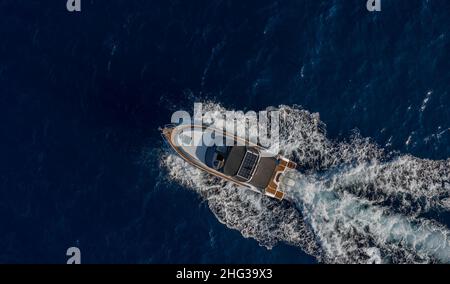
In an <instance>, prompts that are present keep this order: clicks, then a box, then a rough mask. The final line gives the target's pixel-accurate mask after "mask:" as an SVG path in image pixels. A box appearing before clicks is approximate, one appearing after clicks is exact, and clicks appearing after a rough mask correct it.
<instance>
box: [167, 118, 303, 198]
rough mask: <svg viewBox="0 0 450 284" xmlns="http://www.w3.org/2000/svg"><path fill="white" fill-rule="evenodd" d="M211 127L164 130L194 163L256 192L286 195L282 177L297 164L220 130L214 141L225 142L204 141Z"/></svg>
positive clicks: (171, 142) (188, 160)
mask: <svg viewBox="0 0 450 284" xmlns="http://www.w3.org/2000/svg"><path fill="white" fill-rule="evenodd" d="M208 129H210V128H207V127H205V126H199V125H191V124H189V125H178V126H175V125H169V126H166V127H165V128H163V129H162V134H163V136H164V137H165V139H166V140H167V142H168V144H169V145H170V146H171V147H172V148H173V149H174V150H175V152H176V153H177V154H178V155H179V156H180V157H181V158H183V159H184V160H185V161H187V162H188V163H190V164H192V165H193V166H195V167H197V168H199V169H201V170H203V171H205V172H207V173H209V174H211V175H214V176H216V177H219V178H222V179H224V180H227V181H231V182H233V183H235V184H236V185H238V186H240V187H244V188H248V189H250V190H252V191H255V192H257V193H262V194H265V195H267V196H269V197H272V198H275V199H278V200H282V199H283V198H285V193H284V192H282V191H281V190H280V188H279V185H280V178H281V177H282V175H283V174H284V173H285V172H286V171H287V170H288V169H295V168H296V167H297V165H296V163H294V162H292V161H290V160H289V159H287V158H285V157H282V156H280V155H273V154H272V153H270V152H269V151H268V150H267V149H266V148H263V147H261V146H259V145H258V144H255V143H252V142H250V141H248V140H245V139H242V138H240V137H238V136H236V135H232V134H229V133H226V132H224V131H221V130H219V131H214V132H213V133H212V136H214V139H215V141H220V140H222V141H225V143H222V144H221V143H216V144H217V145H216V144H214V143H211V145H208V144H205V143H204V139H203V135H205V133H208V132H207V131H208ZM210 134H211V132H210V133H209V134H208V135H210ZM218 138H219V139H218ZM230 142H231V143H230ZM228 145H230V146H228Z"/></svg>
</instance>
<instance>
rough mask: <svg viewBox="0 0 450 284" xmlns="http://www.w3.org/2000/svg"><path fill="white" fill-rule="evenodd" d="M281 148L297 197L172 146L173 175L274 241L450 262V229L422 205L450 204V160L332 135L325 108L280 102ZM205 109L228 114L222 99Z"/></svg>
mask: <svg viewBox="0 0 450 284" xmlns="http://www.w3.org/2000/svg"><path fill="white" fill-rule="evenodd" d="M278 110H279V111H281V113H282V117H281V125H280V131H281V137H280V143H281V145H280V148H281V150H282V154H283V155H285V156H288V157H289V158H292V159H294V160H295V161H296V162H297V163H298V164H299V165H300V169H301V170H300V171H291V172H290V173H289V174H288V175H287V176H286V177H285V178H284V179H283V180H282V183H283V185H282V187H283V188H282V189H283V190H285V191H286V192H287V193H288V195H289V198H290V200H291V202H287V201H283V202H278V201H275V200H272V199H270V198H267V197H264V196H262V195H258V194H254V193H253V192H250V191H248V190H242V189H238V188H236V187H235V186H234V185H233V184H231V183H229V182H224V181H222V180H219V179H217V178H214V177H211V176H209V175H208V174H206V173H204V172H202V171H200V170H198V169H196V168H193V167H192V166H190V165H189V164H187V163H186V162H184V161H183V160H182V159H181V158H179V157H178V156H176V155H174V154H173V153H172V152H170V151H166V152H165V153H164V154H163V157H162V166H164V167H165V168H166V169H167V172H168V177H169V179H172V180H176V181H178V182H180V183H182V184H183V185H185V186H187V187H189V188H192V189H193V190H195V191H197V192H198V193H199V194H200V195H201V196H202V197H203V198H204V199H205V200H206V201H207V203H208V205H209V207H210V209H211V210H212V212H214V214H215V215H216V216H217V218H218V220H219V221H220V222H222V223H224V224H225V225H227V226H228V227H230V228H233V229H236V230H239V231H240V232H241V234H242V235H243V236H244V237H251V238H254V239H256V240H258V241H259V242H260V244H261V245H264V246H266V247H267V248H271V247H273V246H274V245H276V244H277V243H278V242H280V241H282V242H285V243H288V244H291V245H295V246H299V247H301V248H302V249H303V250H304V251H306V252H307V253H309V254H312V255H314V256H316V257H317V258H318V260H319V261H322V262H351V263H372V262H376V263H380V262H381V263H383V262H388V263H389V262H392V263H415V262H419V263H420V262H444V263H450V232H449V230H448V229H447V228H446V227H445V226H444V225H442V224H439V223H438V222H437V221H433V220H427V219H425V218H424V217H423V216H422V215H423V213H426V212H429V211H448V210H450V160H447V161H430V160H422V159H418V158H415V157H412V156H408V155H405V156H399V155H394V154H389V153H385V152H384V151H383V150H382V149H380V148H379V147H377V146H376V145H375V144H373V143H371V142H370V140H368V139H363V138H361V137H359V136H358V135H356V134H355V135H353V137H351V138H350V139H349V140H348V141H344V142H339V143H337V142H333V141H330V140H329V139H327V137H326V133H325V126H324V124H323V123H322V122H321V121H320V119H319V116H318V115H317V114H311V113H309V112H308V111H305V110H302V109H300V108H297V107H287V106H280V107H279V108H278ZM204 111H213V112H214V113H213V115H211V116H208V117H205V119H206V120H207V121H209V122H210V123H211V124H213V125H215V126H217V127H219V126H220V125H221V124H223V117H222V115H221V114H222V113H223V112H224V111H226V110H225V109H224V108H222V107H221V106H220V105H217V104H214V103H209V104H207V105H206V106H205V105H204Z"/></svg>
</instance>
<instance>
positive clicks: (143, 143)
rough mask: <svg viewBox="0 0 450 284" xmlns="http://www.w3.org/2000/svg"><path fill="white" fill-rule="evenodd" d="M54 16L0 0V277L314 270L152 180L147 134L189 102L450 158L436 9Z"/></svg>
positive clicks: (347, 6) (387, 3)
mask: <svg viewBox="0 0 450 284" xmlns="http://www.w3.org/2000/svg"><path fill="white" fill-rule="evenodd" d="M65 2H66V1H64V0H61V1H35V0H27V1H24V0H21V1H19V0H1V1H0V100H1V103H0V119H1V120H0V121H1V122H0V127H1V142H0V146H1V147H0V157H1V158H0V262H1V263H23V262H26V263H30V262H31V263H35V262H37V263H46V262H50V263H65V261H66V255H65V253H66V249H67V248H68V247H71V246H77V247H79V248H80V249H81V252H82V262H84V263H98V262H102V263H103V262H105V263H197V262H199V263H217V262H218V263H247V262H249V263H314V262H316V260H315V258H314V257H312V256H308V255H306V254H305V253H304V252H302V250H301V249H300V248H297V247H292V246H288V245H285V244H279V245H277V246H276V247H274V248H273V249H272V250H267V249H266V248H264V247H261V246H260V245H259V244H258V243H257V241H255V240H253V239H246V238H244V237H242V235H241V234H240V233H239V232H237V231H234V230H230V229H228V228H227V227H226V226H224V225H222V224H221V223H219V222H218V221H217V219H216V217H215V216H214V215H213V214H212V213H211V211H210V210H209V208H208V206H207V204H205V202H202V199H201V198H200V197H199V196H198V195H197V194H196V193H195V192H193V191H190V190H186V189H184V188H182V186H180V185H179V184H177V183H174V182H170V181H167V180H166V179H165V177H164V175H165V172H164V170H163V169H161V167H160V160H159V158H160V156H159V153H160V151H161V149H162V147H163V142H162V139H161V136H160V133H159V130H158V127H160V126H163V125H164V124H166V123H168V122H170V116H171V114H172V113H173V111H175V110H178V109H182V108H184V109H191V108H192V104H193V103H194V102H195V101H208V100H212V101H214V102H217V103H221V104H222V105H224V106H225V107H229V108H235V109H241V110H261V109H265V108H266V107H267V106H272V105H274V106H277V105H280V104H286V105H294V104H296V105H301V106H303V108H305V109H307V110H309V111H311V112H318V113H320V118H321V120H322V121H323V122H324V123H325V124H326V125H327V131H328V137H329V138H330V139H336V140H339V139H345V138H347V137H348V136H349V135H350V134H351V132H352V131H353V130H355V129H358V130H359V132H360V133H361V135H362V136H364V137H370V138H371V139H372V140H373V141H374V142H376V143H377V144H379V145H380V146H381V147H383V148H385V149H387V150H389V151H399V152H400V153H405V154H412V155H414V156H417V157H420V158H428V159H447V158H449V156H450V94H449V92H450V89H449V82H450V15H449V13H448V11H449V10H450V2H449V1H447V0H430V1H421V0H408V1H407V0H382V11H381V12H379V13H369V12H368V11H367V10H366V1H365V0H341V1H339V0H335V1H331V0H329V1H326V0H322V1H318V0H295V1H294V0H292V1H291V0H286V1H273V0H270V1H269V0H258V1H251V0H248V1H238V0H236V1H220V0H213V1H206V0H205V1H200V0H198V1H197V0H192V1H175V0H174V1H168V0H152V1H140V0H133V1H125V0H110V1H99V0H89V1H88V0H82V12H80V13H69V12H67V11H66V8H65V6H66V3H65ZM407 142H408V143H407ZM438 218H439V220H440V221H441V222H442V223H443V224H446V226H447V227H448V224H449V223H450V216H449V215H448V213H442V214H441V215H439V216H438Z"/></svg>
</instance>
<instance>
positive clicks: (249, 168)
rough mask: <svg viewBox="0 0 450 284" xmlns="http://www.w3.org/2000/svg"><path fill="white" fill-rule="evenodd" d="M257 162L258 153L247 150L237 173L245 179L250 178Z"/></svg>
mask: <svg viewBox="0 0 450 284" xmlns="http://www.w3.org/2000/svg"><path fill="white" fill-rule="evenodd" d="M257 162H258V155H257V154H255V153H253V152H250V151H247V153H245V157H244V160H243V161H242V164H241V167H240V168H239V171H238V174H237V175H238V176H240V177H242V178H244V179H246V180H248V179H250V178H251V177H252V175H253V172H254V171H255V168H256V164H257Z"/></svg>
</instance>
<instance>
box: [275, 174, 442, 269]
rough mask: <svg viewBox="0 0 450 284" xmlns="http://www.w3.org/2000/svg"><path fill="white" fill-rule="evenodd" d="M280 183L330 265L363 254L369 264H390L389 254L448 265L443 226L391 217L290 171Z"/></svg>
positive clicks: (327, 183)
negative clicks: (310, 229) (330, 261)
mask: <svg viewBox="0 0 450 284" xmlns="http://www.w3.org/2000/svg"><path fill="white" fill-rule="evenodd" d="M338 175H339V177H340V178H345V174H341V173H340V174H338ZM283 185H284V186H283V189H284V190H285V191H286V192H287V194H288V195H289V196H290V198H291V200H292V201H293V203H294V204H295V205H296V206H298V207H299V209H300V210H301V211H302V212H303V214H304V217H305V218H306V220H307V222H308V223H309V224H310V225H311V227H312V228H313V231H314V233H315V235H316V236H317V238H318V240H319V242H320V244H321V247H322V249H323V250H324V252H325V254H326V255H327V257H328V258H330V259H332V260H333V261H338V262H347V261H348V260H349V259H350V260H352V258H353V257H355V256H357V257H360V256H361V255H366V260H367V261H368V262H377V263H382V262H390V261H392V259H391V257H392V256H391V254H392V253H393V254H395V255H397V257H398V255H399V254H401V255H402V257H403V258H404V260H403V261H405V262H442V263H449V262H450V233H449V231H448V230H447V229H446V228H445V227H444V226H442V225H439V224H436V223H434V222H431V221H429V220H425V219H421V218H411V217H407V216H404V215H401V214H395V213H394V214H392V213H391V212H389V210H387V209H386V208H383V207H380V206H377V205H374V204H373V202H370V201H367V200H364V199H361V198H358V197H356V196H354V195H352V194H350V193H347V192H343V193H340V192H338V191H336V190H335V185H336V184H334V182H330V180H329V178H328V177H327V178H326V179H322V178H320V177H317V176H304V175H302V174H301V173H299V172H295V171H292V172H290V173H289V174H287V175H286V176H285V177H284V179H283ZM387 252H389V253H387ZM367 256H370V257H369V258H367ZM396 261H398V259H396Z"/></svg>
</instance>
